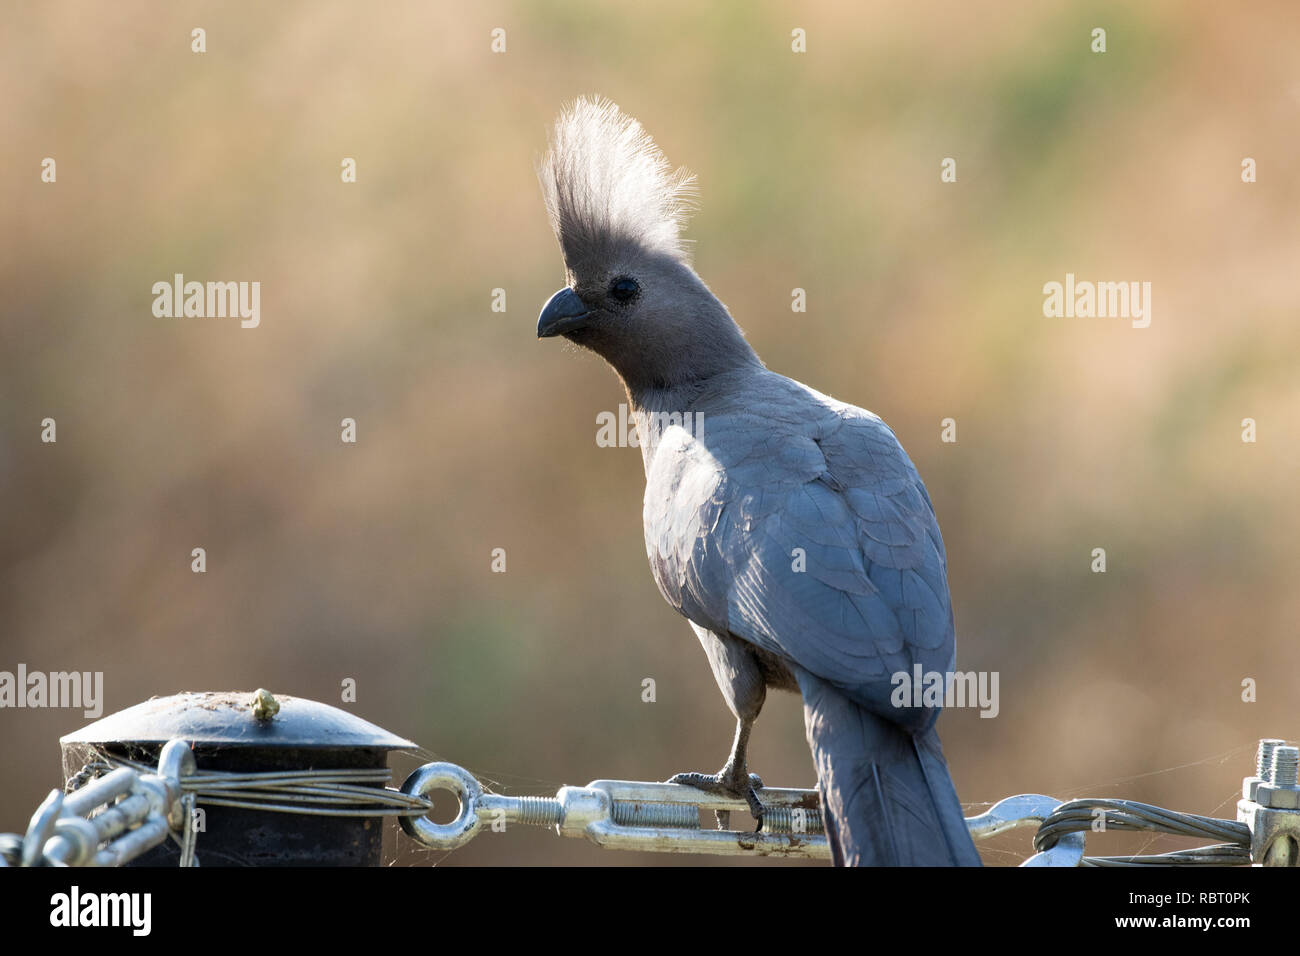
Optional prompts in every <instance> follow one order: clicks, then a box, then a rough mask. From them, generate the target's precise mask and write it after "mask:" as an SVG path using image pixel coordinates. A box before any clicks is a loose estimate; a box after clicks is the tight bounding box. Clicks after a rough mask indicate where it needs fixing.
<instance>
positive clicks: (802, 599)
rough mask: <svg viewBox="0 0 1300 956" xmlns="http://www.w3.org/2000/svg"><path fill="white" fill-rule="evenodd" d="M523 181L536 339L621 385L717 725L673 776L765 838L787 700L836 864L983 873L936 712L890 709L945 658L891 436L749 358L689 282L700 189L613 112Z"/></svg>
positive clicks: (948, 611)
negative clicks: (758, 731)
mask: <svg viewBox="0 0 1300 956" xmlns="http://www.w3.org/2000/svg"><path fill="white" fill-rule="evenodd" d="M537 173H538V178H539V181H540V184H541V188H542V194H543V199H544V202H545V208H546V212H547V216H548V219H549V222H550V225H551V228H552V230H553V232H554V234H555V237H556V240H557V242H558V244H559V247H560V252H561V256H562V259H563V265H564V270H565V285H564V287H563V288H561V289H560V290H559V291H558V292H556V293H555V294H554V295H553V296H551V297H550V299H549V301H547V302H546V304H545V306H544V307H543V308H542V310H541V313H540V315H539V317H538V321H537V336H538V338H553V337H560V338H563V339H565V340H567V341H568V342H570V343H572V344H574V345H576V346H578V347H579V348H581V349H587V350H590V351H592V352H594V353H596V354H597V355H599V356H600V357H601V358H603V359H604V360H605V361H606V362H607V363H608V364H609V365H610V366H611V367H612V368H613V370H614V372H615V373H616V374H617V375H618V377H619V378H620V379H621V380H622V384H623V387H624V390H625V391H626V394H627V399H628V408H629V417H630V418H631V419H632V420H633V421H634V422H635V424H636V429H637V438H638V442H637V443H638V444H639V447H640V450H641V456H642V462H643V464H644V467H645V477H646V484H645V497H644V501H643V512H642V517H643V524H644V529H645V546H646V554H647V557H648V559H649V563H650V569H651V572H652V574H653V577H654V580H655V583H656V584H657V585H658V589H659V591H660V593H661V594H662V595H663V597H664V599H665V600H666V601H667V602H668V603H669V604H670V605H671V606H672V607H673V608H675V609H676V610H677V611H678V612H679V613H680V614H681V615H682V616H684V617H685V618H686V620H687V622H688V623H689V625H690V627H691V629H692V630H693V631H694V632H695V635H696V636H697V638H698V639H699V642H700V644H701V645H702V646H703V649H704V651H705V654H706V656H707V658H708V661H709V663H710V666H711V668H712V671H713V675H714V678H715V680H716V682H717V684H718V687H719V689H720V690H721V692H722V695H723V698H724V699H725V701H726V703H727V706H728V707H729V709H730V710H731V712H732V714H733V715H734V716H735V719H736V730H735V737H734V739H733V743H732V748H731V752H730V754H729V756H728V757H727V759H726V761H725V763H724V765H723V767H722V769H721V770H719V771H718V772H717V773H712V774H710V773H698V772H686V773H679V774H676V775H675V776H673V777H672V778H671V782H673V783H679V784H685V785H688V786H693V787H696V788H698V789H700V790H703V791H705V792H706V793H709V794H715V795H719V794H720V795H726V796H728V797H731V798H736V799H744V800H745V801H746V803H747V804H748V806H749V808H750V811H751V813H752V814H753V816H754V817H755V818H756V820H757V821H758V822H757V828H758V829H760V830H761V828H762V825H763V816H764V813H765V808H764V806H763V803H762V798H761V795H760V793H759V791H760V790H761V788H762V780H761V778H759V777H758V776H757V775H756V774H750V772H749V768H748V762H747V750H748V746H749V741H750V735H751V732H752V730H753V726H754V722H755V720H756V719H757V717H758V715H759V712H760V711H761V709H762V707H763V704H764V701H765V700H766V695H767V692H768V690H773V691H789V692H793V693H797V694H799V695H801V697H802V699H803V705H804V724H805V732H806V735H807V739H808V744H809V748H810V752H811V755H812V758H813V763H814V766H815V769H816V772H817V781H818V784H817V785H818V791H819V796H820V801H821V811H822V818H823V825H824V828H825V831H826V835H827V840H828V843H829V844H830V850H831V858H832V862H833V863H834V864H835V865H842V866H851V865H857V866H978V865H980V859H979V854H978V852H977V851H976V850H975V847H974V844H973V843H972V841H971V838H970V835H969V833H968V831H967V829H966V826H965V822H964V819H963V816H962V809H961V804H960V802H959V800H958V797H957V792H956V789H955V786H954V784H953V781H952V776H951V774H950V772H949V769H948V765H947V762H946V760H945V757H944V754H943V750H942V748H941V746H940V742H939V737H938V735H937V733H936V731H935V721H936V720H937V718H938V716H939V711H940V709H941V707H940V706H939V705H936V704H935V702H934V701H933V700H930V699H928V698H927V699H926V701H925V702H924V703H921V699H920V698H919V697H915V698H914V697H911V696H909V695H899V694H897V693H895V691H896V689H897V688H898V687H899V686H900V685H899V683H898V675H900V674H902V675H910V674H912V673H922V672H924V673H927V674H929V673H940V674H946V673H950V672H951V671H952V670H953V668H954V666H955V660H956V658H955V653H956V651H955V636H954V621H953V613H952V606H951V599H950V596H949V591H948V582H947V556H946V553H945V550H944V544H943V539H942V537H941V535H940V533H939V525H938V520H937V518H936V516H935V512H934V507H933V505H932V503H931V501H930V497H929V494H928V493H927V491H926V488H925V485H924V484H923V483H922V481H921V478H920V476H919V474H918V472H917V470H916V467H915V466H914V465H913V463H912V461H911V459H910V458H909V457H908V456H907V453H906V452H905V451H904V450H903V447H902V445H901V444H900V443H899V441H898V439H897V437H896V436H895V434H894V432H893V431H892V430H891V429H890V427H889V426H888V425H886V424H885V422H884V421H883V420H882V419H881V418H880V417H879V416H877V415H875V414H873V413H872V412H869V411H866V410H865V409H862V408H858V407H856V406H854V405H850V404H847V403H844V402H840V401H837V400H835V399H833V398H831V397H829V396H827V395H824V394H822V393H820V392H818V391H815V390H814V389H812V388H810V387H809V386H807V385H804V384H802V383H800V382H797V381H794V380H793V379H790V378H787V377H785V376H783V375H780V374H778V373H776V372H773V371H771V370H769V369H768V368H767V367H766V365H765V364H764V363H763V362H762V361H761V360H760V359H759V357H758V354H757V353H756V352H755V350H754V349H753V347H752V346H751V345H750V344H749V342H748V341H747V339H746V337H745V335H744V333H743V332H742V331H741V329H740V327H739V326H738V325H737V323H736V321H735V320H734V319H733V318H732V316H731V314H730V312H729V311H728V310H727V308H726V306H724V305H723V303H722V302H721V301H720V300H719V299H718V297H717V296H716V295H715V294H714V293H713V292H712V291H711V290H710V289H709V287H708V286H707V285H706V284H705V283H704V281H703V280H702V279H701V278H700V277H699V275H698V274H697V273H696V272H695V270H694V268H693V266H692V264H691V256H690V255H689V246H688V241H687V240H686V239H685V238H684V237H683V231H684V228H685V225H686V222H687V219H688V218H689V216H690V214H691V213H692V212H693V211H694V209H695V206H696V202H697V197H698V186H697V182H696V179H695V177H694V176H693V175H692V174H691V173H690V172H689V171H687V170H686V169H684V168H679V169H674V168H673V167H672V164H671V163H669V161H668V159H667V158H666V156H665V155H664V153H663V151H662V150H661V149H660V148H659V147H658V146H657V145H656V144H655V142H654V140H653V139H652V138H651V137H650V135H649V134H648V133H647V132H646V131H645V129H644V128H643V127H642V125H641V124H640V123H639V122H638V121H637V120H636V119H634V118H633V117H631V116H629V115H627V114H626V113H624V112H623V111H622V110H621V109H620V108H619V107H618V106H617V105H616V104H615V103H613V102H611V101H610V100H608V99H605V98H602V97H599V96H583V97H579V98H578V99H576V100H575V101H573V102H572V103H570V104H568V105H567V106H566V107H563V108H562V109H561V111H560V114H559V117H558V119H557V120H556V121H555V124H554V126H553V128H552V130H551V132H550V135H549V143H548V148H547V150H546V152H545V154H544V155H543V156H542V157H541V158H540V160H539V161H538V163H537ZM724 825H725V820H724V819H722V818H721V815H720V820H719V826H724Z"/></svg>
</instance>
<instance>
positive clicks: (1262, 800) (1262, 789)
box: [1255, 783, 1300, 810]
mask: <svg viewBox="0 0 1300 956" xmlns="http://www.w3.org/2000/svg"><path fill="white" fill-rule="evenodd" d="M1255 802H1256V803H1258V804H1259V805H1260V806H1261V807H1269V808H1270V809H1272V810H1300V789H1297V788H1295V787H1275V786H1273V785H1272V784H1271V783H1261V784H1260V785H1259V788H1258V789H1257V790H1256V791H1255Z"/></svg>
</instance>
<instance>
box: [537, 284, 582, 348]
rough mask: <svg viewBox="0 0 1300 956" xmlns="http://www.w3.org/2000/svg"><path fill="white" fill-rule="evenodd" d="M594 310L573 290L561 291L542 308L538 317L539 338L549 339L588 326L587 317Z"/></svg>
mask: <svg viewBox="0 0 1300 956" xmlns="http://www.w3.org/2000/svg"><path fill="white" fill-rule="evenodd" d="M592 311H593V310H591V309H589V308H587V304H586V303H585V302H583V301H582V300H581V299H579V298H578V293H576V292H574V291H573V290H572V289H561V290H560V291H559V292H557V293H555V295H553V296H551V300H550V301H549V302H547V303H546V305H545V306H543V308H542V314H541V315H539V316H538V317H537V337H538V338H539V339H549V338H550V337H551V336H553V335H563V334H564V333H565V332H572V331H573V330H574V329H580V328H582V327H583V326H584V325H586V324H587V316H589V315H591V313H592Z"/></svg>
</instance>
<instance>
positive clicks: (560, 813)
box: [400, 763, 1083, 866]
mask: <svg viewBox="0 0 1300 956" xmlns="http://www.w3.org/2000/svg"><path fill="white" fill-rule="evenodd" d="M439 790H442V791H448V792H450V793H453V794H455V796H456V798H457V799H458V800H459V801H460V810H459V812H458V813H457V814H456V818H455V819H454V820H452V821H451V822H450V823H434V822H433V821H431V820H429V819H428V818H427V817H402V818H401V821H400V822H401V826H402V829H403V830H405V831H406V833H407V834H408V835H410V836H411V837H413V838H415V839H416V840H418V841H419V842H420V843H422V844H424V845H425V846H427V847H430V848H432V849H435V850H454V849H456V848H457V847H461V846H464V845H465V844H466V843H468V842H469V841H470V840H472V839H473V838H474V837H475V836H477V835H478V834H479V833H480V832H481V831H482V830H483V829H485V828H488V829H493V830H504V829H505V828H507V827H509V826H510V825H511V824H523V825H526V826H540V827H554V828H555V832H556V833H557V834H559V835H560V836H568V837H585V838H586V839H588V840H590V841H591V842H592V843H594V844H596V845H597V846H600V847H604V848H605V849H610V850H641V851H643V852H652V853H706V854H712V855H716V856H782V857H794V858H803V859H821V860H828V859H830V855H831V853H830V844H829V843H828V842H827V839H826V834H825V830H824V828H823V823H822V815H821V808H820V799H819V796H818V793H817V791H816V790H785V789H779V788H773V787H765V788H763V789H761V790H759V791H758V797H759V800H760V802H761V803H762V804H763V806H764V808H765V809H766V812H765V813H764V819H763V829H762V830H761V831H759V832H753V831H744V830H714V829H704V828H702V827H701V826H700V811H701V810H715V811H716V810H723V811H743V812H744V813H745V814H746V816H748V813H749V805H748V804H747V803H746V802H745V801H744V800H743V799H734V798H731V797H725V796H718V795H716V794H711V793H706V792H705V791H703V790H697V789H696V788H694V787H688V786H684V785H682V784H676V783H650V782H645V781H638V780H594V781H592V782H591V783H589V784H587V786H585V787H561V788H560V790H559V791H558V792H557V793H556V795H555V796H554V797H510V796H503V795H501V794H496V793H485V792H484V790H483V787H482V785H481V784H480V783H479V782H478V780H477V779H476V778H475V777H474V775H473V774H471V773H469V771H467V770H465V769H464V768H462V767H458V766H456V765H455V764H452V763H431V764H426V765H425V766H423V767H420V768H419V769H418V770H416V771H415V772H414V773H412V774H411V775H410V776H409V777H407V778H406V782H405V783H403V784H402V792H403V793H406V794H410V795H412V796H418V797H424V798H426V799H427V798H429V796H430V795H431V794H433V793H435V792H437V791H439ZM1060 802H1061V801H1059V800H1056V799H1053V798H1052V797H1045V796H1041V795H1039V794H1025V795H1022V796H1017V797H1008V798H1007V799H1006V800H1002V801H1000V802H999V803H997V804H995V805H994V806H993V807H991V808H990V809H989V810H988V811H987V812H985V813H982V814H980V815H979V816H976V817H971V818H968V819H967V821H966V824H967V827H968V828H969V829H970V832H971V836H972V837H974V838H975V839H982V838H983V837H987V836H992V835H993V834H995V833H1002V832H1004V831H1006V830H1010V829H1013V828H1015V827H1020V826H1026V825H1031V824H1033V825H1037V824H1038V823H1041V822H1042V821H1043V820H1044V819H1046V818H1047V816H1048V815H1050V814H1051V812H1052V811H1053V810H1054V809H1055V808H1056V807H1057V806H1059V805H1060ZM1082 857H1083V836H1082V834H1069V835H1067V836H1065V837H1063V838H1062V839H1061V841H1060V842H1059V843H1058V844H1057V845H1056V846H1054V847H1052V848H1051V849H1050V850H1047V851H1045V852H1043V853H1038V854H1035V855H1034V856H1033V857H1032V858H1031V859H1030V860H1028V861H1027V862H1026V864H1025V865H1028V866H1077V865H1078V864H1079V860H1080V859H1082Z"/></svg>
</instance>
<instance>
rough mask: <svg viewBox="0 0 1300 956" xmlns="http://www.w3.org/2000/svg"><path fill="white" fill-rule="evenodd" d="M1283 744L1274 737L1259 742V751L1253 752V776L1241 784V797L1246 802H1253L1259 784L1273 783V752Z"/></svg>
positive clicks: (1257, 793)
mask: <svg viewBox="0 0 1300 956" xmlns="http://www.w3.org/2000/svg"><path fill="white" fill-rule="evenodd" d="M1285 743H1286V741H1285V740H1278V739H1277V738H1276V737H1267V738H1265V739H1263V740H1261V741H1260V742H1259V749H1258V750H1257V751H1256V752H1255V776H1253V777H1247V778H1246V779H1245V780H1243V781H1242V783H1241V795H1242V796H1243V797H1245V798H1246V799H1247V800H1251V801H1255V799H1256V798H1257V797H1258V796H1259V786H1260V784H1263V783H1272V782H1273V751H1274V750H1276V749H1277V748H1278V747H1281V746H1283V745H1284V744H1285Z"/></svg>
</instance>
